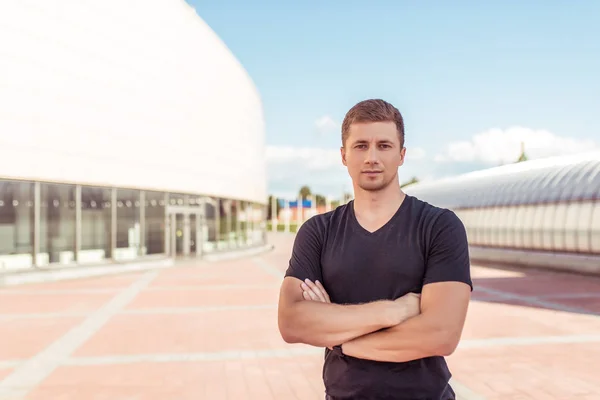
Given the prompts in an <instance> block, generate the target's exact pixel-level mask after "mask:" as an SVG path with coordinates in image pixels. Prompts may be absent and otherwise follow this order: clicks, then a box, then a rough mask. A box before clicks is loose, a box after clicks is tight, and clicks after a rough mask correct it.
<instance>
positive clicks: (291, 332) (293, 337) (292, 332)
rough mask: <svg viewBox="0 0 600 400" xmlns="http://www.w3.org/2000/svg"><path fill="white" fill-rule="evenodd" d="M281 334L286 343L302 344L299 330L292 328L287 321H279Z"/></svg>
mask: <svg viewBox="0 0 600 400" xmlns="http://www.w3.org/2000/svg"><path fill="white" fill-rule="evenodd" d="M279 334H280V335H281V338H282V339H283V341H284V342H286V343H290V344H294V343H300V342H301V340H300V337H299V335H298V332H297V330H296V329H294V328H293V327H291V326H290V325H289V324H288V323H286V322H285V321H281V320H280V321H279Z"/></svg>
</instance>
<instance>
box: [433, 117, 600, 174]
mask: <svg viewBox="0 0 600 400" xmlns="http://www.w3.org/2000/svg"><path fill="white" fill-rule="evenodd" d="M521 142H523V143H524V145H525V154H526V155H527V157H528V158H529V159H535V158H542V157H550V156H557V155H566V154H574V153H580V152H584V151H588V150H593V149H594V148H596V147H598V144H597V143H595V142H594V141H593V140H589V139H575V138H570V137H563V136H558V135H556V134H554V133H552V132H549V131H547V130H542V129H540V130H536V129H531V128H524V127H518V126H517V127H511V128H508V129H505V130H502V129H498V128H494V129H489V130H487V131H484V132H481V133H478V134H476V135H474V136H473V137H472V138H471V139H470V140H466V141H459V142H453V143H450V144H449V145H448V146H447V147H446V149H445V150H444V152H443V153H441V154H438V155H436V156H435V158H434V160H435V161H437V162H444V163H448V162H459V163H474V162H475V163H482V164H484V165H487V166H494V165H499V164H504V163H511V162H514V161H516V160H517V159H518V158H519V155H520V154H521Z"/></svg>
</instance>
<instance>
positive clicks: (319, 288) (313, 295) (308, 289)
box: [300, 279, 331, 303]
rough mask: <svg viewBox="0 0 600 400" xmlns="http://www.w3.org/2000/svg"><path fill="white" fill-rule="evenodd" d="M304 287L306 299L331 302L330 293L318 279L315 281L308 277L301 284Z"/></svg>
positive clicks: (303, 294) (303, 291) (303, 293)
mask: <svg viewBox="0 0 600 400" xmlns="http://www.w3.org/2000/svg"><path fill="white" fill-rule="evenodd" d="M300 286H301V287H302V296H303V297H304V300H313V301H320V302H322V303H331V299H330V298H329V295H328V294H327V292H326V291H325V288H324V287H323V285H322V284H321V282H319V281H318V280H317V281H315V283H313V282H312V281H311V280H310V279H306V280H305V281H304V282H302V283H301V284H300Z"/></svg>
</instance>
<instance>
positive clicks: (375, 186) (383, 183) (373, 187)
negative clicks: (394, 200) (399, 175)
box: [358, 174, 396, 192]
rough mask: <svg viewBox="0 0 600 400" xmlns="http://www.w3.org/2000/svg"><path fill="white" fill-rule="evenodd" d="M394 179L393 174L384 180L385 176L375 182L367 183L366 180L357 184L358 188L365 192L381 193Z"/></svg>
mask: <svg viewBox="0 0 600 400" xmlns="http://www.w3.org/2000/svg"><path fill="white" fill-rule="evenodd" d="M395 177H396V175H395V174H394V175H393V176H391V177H389V178H386V177H385V176H384V177H382V178H383V179H382V180H380V181H377V182H373V181H371V182H370V181H369V180H368V179H367V180H366V181H360V180H359V182H358V187H360V188H361V189H362V190H364V191H366V192H380V191H383V190H384V189H386V188H387V187H388V186H390V184H391V183H392V182H393V181H394V178H395Z"/></svg>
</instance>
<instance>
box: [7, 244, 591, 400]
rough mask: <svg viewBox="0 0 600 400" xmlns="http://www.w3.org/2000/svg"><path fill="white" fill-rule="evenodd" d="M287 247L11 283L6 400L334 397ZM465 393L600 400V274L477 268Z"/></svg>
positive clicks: (460, 361)
mask: <svg viewBox="0 0 600 400" xmlns="http://www.w3.org/2000/svg"><path fill="white" fill-rule="evenodd" d="M271 239H272V241H273V242H274V243H275V244H276V246H277V247H276V250H275V251H272V252H269V253H267V254H263V255H261V256H258V257H252V258H246V259H238V260H229V261H221V262H214V263H201V262H188V263H182V265H181V266H178V267H177V268H171V269H163V270H159V271H151V272H142V273H135V274H128V275H119V276H111V277H102V278H94V279H84V280H76V281H64V282H53V283H45V284H35V285H23V286H15V287H7V288H4V289H0V399H52V400H62V399H64V400H67V399H73V400H82V399H86V400H88V399H89V400H95V399H111V400H113V399H114V400H120V399H144V400H145V399H160V400H165V399H174V400H175V399H176V400H184V399H194V400H197V399H211V400H212V399H263V400H266V399H286V400H287V399H298V400H304V399H323V397H324V396H323V393H324V388H323V384H322V381H321V363H322V350H321V349H316V348H312V347H308V346H303V345H288V344H286V343H285V342H283V341H282V340H281V338H280V336H279V332H278V330H277V309H276V305H277V298H278V294H279V283H280V281H281V276H282V271H283V270H284V269H285V267H286V265H287V260H288V258H289V251H290V246H291V241H292V236H287V235H285V234H280V235H277V236H275V237H272V238H271ZM473 276H474V278H475V286H476V291H475V292H474V297H473V302H472V303H471V306H470V309H469V316H468V321H467V325H466V327H465V330H464V334H463V340H462V343H461V345H460V347H459V349H458V350H457V352H456V353H455V354H454V355H452V356H451V357H449V358H448V362H449V364H450V367H451V369H452V371H453V373H454V380H455V382H454V386H455V388H456V389H457V391H458V392H459V393H460V394H461V396H462V398H463V399H468V398H470V399H503V400H507V399H535V400H543V399H590V400H591V399H596V400H597V399H600V379H599V377H600V373H599V372H598V371H600V361H598V360H600V279H597V278H589V277H587V278H586V277H577V276H569V275H562V274H557V273H549V272H527V273H523V272H515V271H509V270H506V269H502V270H501V269H492V268H482V267H477V266H475V267H474V268H473Z"/></svg>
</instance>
